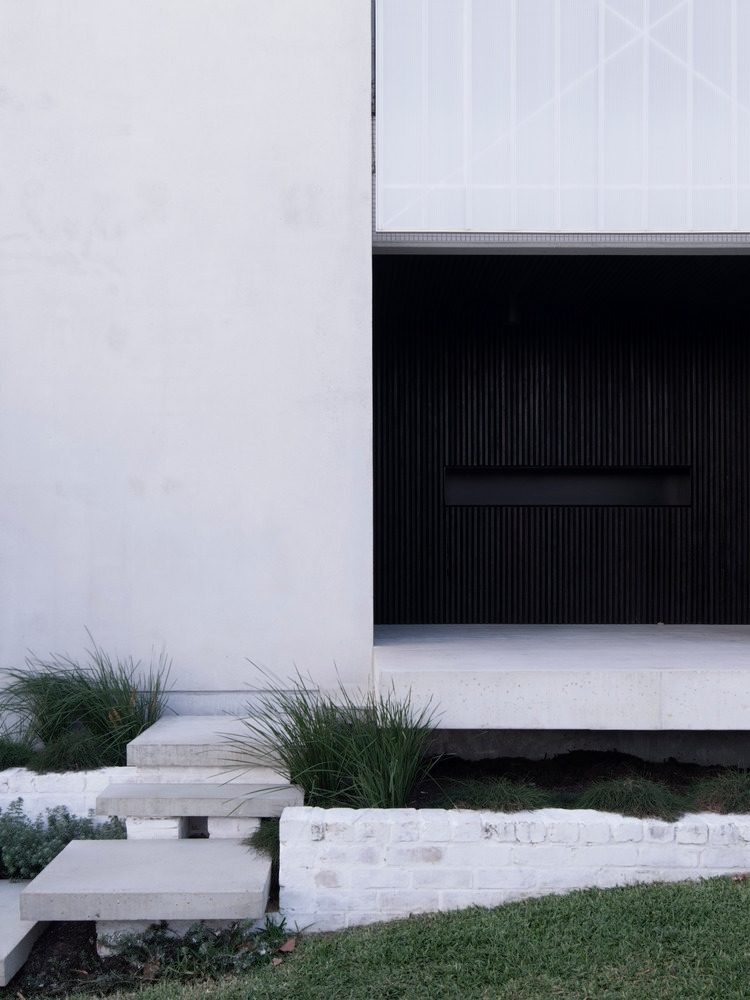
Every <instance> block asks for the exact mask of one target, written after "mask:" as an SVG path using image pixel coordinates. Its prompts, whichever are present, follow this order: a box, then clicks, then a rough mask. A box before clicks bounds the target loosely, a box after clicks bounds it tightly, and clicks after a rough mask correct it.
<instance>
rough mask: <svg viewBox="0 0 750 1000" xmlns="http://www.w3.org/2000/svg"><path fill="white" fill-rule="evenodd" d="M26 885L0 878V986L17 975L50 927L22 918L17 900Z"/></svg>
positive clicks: (5, 984) (6, 983) (25, 883)
mask: <svg viewBox="0 0 750 1000" xmlns="http://www.w3.org/2000/svg"><path fill="white" fill-rule="evenodd" d="M27 884H28V883H27V882H9V881H8V880H7V879H0V987H2V986H7V985H8V983H9V982H10V981H11V979H12V978H13V976H15V974H16V973H17V972H18V970H19V969H20V968H21V966H22V965H23V963H24V962H25V961H26V959H27V958H28V957H29V952H30V951H31V949H32V947H33V945H34V942H35V941H36V939H37V938H38V937H39V935H40V934H41V933H42V932H43V931H44V929H45V927H46V926H47V925H46V923H39V922H37V921H36V920H22V919H21V915H20V910H19V904H18V901H19V897H20V895H21V890H22V889H24V888H25V886H26V885H27Z"/></svg>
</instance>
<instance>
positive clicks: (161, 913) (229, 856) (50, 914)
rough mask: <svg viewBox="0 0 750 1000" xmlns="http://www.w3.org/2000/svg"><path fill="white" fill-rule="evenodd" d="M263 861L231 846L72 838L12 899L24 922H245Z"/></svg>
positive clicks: (261, 890)
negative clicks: (16, 898) (18, 903)
mask: <svg viewBox="0 0 750 1000" xmlns="http://www.w3.org/2000/svg"><path fill="white" fill-rule="evenodd" d="M270 879H271V862H270V860H269V859H268V858H267V857H266V856H265V855H262V854H258V853H257V852H256V851H252V850H250V849H248V848H247V847H245V846H244V845H243V844H242V842H241V841H239V840H74V841H72V842H71V843H70V844H68V846H67V847H66V848H65V849H64V850H63V851H62V852H61V853H60V854H58V855H57V857H56V858H55V859H54V860H53V861H52V862H51V863H50V864H49V865H48V866H47V867H46V868H45V869H44V871H43V872H42V873H41V874H40V875H37V877H36V878H35V879H34V880H33V881H32V882H30V883H29V884H28V885H27V886H26V888H25V889H24V890H23V891H22V892H21V895H20V915H21V917H22V919H24V920H96V921H118V922H119V921H133V920H136V921H160V920H186V921H197V920H253V919H258V918H260V917H262V915H263V914H264V913H265V909H266V903H267V901H268V889H269V884H270Z"/></svg>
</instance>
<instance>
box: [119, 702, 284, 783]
mask: <svg viewBox="0 0 750 1000" xmlns="http://www.w3.org/2000/svg"><path fill="white" fill-rule="evenodd" d="M246 735H247V729H246V728H245V726H244V725H243V724H242V722H241V721H240V720H239V719H234V718H231V717H229V716H221V715H168V716H164V717H163V718H161V719H159V721H158V722H156V723H154V725H153V726H150V727H149V728H148V729H146V730H145V731H144V732H142V733H141V734H140V736H137V737H136V738H135V739H134V740H131V742H130V743H128V764H129V765H130V766H135V767H177V768H187V767H204V768H213V769H214V770H215V771H216V772H217V774H220V773H221V772H222V771H226V772H227V774H229V773H230V772H231V773H232V774H233V775H234V774H236V773H237V771H238V770H239V769H240V765H244V766H246V767H247V768H248V769H250V768H252V767H253V766H254V764H256V763H257V761H254V760H253V758H252V757H251V756H250V755H249V754H248V755H245V754H238V751H237V750H235V748H234V747H233V745H232V742H231V741H232V739H234V738H236V737H242V736H246ZM260 764H261V766H264V767H267V766H268V761H267V760H265V759H264V760H262V761H261V762H260Z"/></svg>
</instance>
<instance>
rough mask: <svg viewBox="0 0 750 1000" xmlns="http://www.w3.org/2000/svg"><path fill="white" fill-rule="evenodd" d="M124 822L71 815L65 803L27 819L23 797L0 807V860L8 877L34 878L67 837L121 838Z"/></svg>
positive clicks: (65, 842)
mask: <svg viewBox="0 0 750 1000" xmlns="http://www.w3.org/2000/svg"><path fill="white" fill-rule="evenodd" d="M124 837H125V825H124V823H123V822H122V821H121V820H119V819H117V818H113V819H110V820H107V821H106V822H105V823H101V824H96V823H94V821H93V819H92V818H91V817H86V818H84V817H81V816H71V814H70V813H69V812H68V810H67V809H66V808H65V806H57V807H55V808H54V809H48V810H47V814H46V817H44V816H38V817H37V818H36V819H33V820H32V819H29V817H28V816H26V815H25V814H24V811H23V799H16V801H15V802H12V803H11V804H10V805H9V806H8V808H7V809H6V810H4V811H3V810H0V861H1V862H2V867H3V869H4V871H5V874H6V876H7V877H8V878H12V879H27V878H34V877H35V876H36V875H38V874H39V872H40V871H42V869H43V868H44V867H46V865H48V864H49V863H50V861H52V859H53V858H55V857H57V855H58V854H59V853H60V851H61V850H62V849H63V848H64V847H65V846H66V845H67V844H69V843H70V841H71V840H122V839H123V838H124Z"/></svg>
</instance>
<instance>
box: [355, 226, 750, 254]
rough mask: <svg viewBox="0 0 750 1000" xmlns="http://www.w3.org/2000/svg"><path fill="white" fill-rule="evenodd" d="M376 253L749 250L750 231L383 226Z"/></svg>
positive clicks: (375, 241)
mask: <svg viewBox="0 0 750 1000" xmlns="http://www.w3.org/2000/svg"><path fill="white" fill-rule="evenodd" d="M372 247H373V252H374V253H414V252H415V251H422V252H425V251H426V252H430V251H432V252H443V253H446V252H449V253H461V252H467V251H468V252H471V251H480V252H484V253H486V252H493V251H495V252H501V253H502V252H513V253H516V252H518V251H519V250H523V249H530V250H533V251H534V252H535V253H539V252H543V251H544V250H551V251H554V252H560V251H565V250H568V251H585V250H611V251H615V252H620V253H623V252H624V253H627V252H633V251H636V252H637V251H642V250H652V251H657V252H664V253H669V252H678V253H685V252H688V253H689V252H691V251H696V252H702V253H705V252H706V251H707V250H708V251H711V252H718V253H721V252H724V253H742V252H745V253H748V252H750V233H465V232H440V233H437V232H435V233H427V232H409V233H406V232H389V233H386V232H379V231H377V230H373V241H372Z"/></svg>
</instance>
